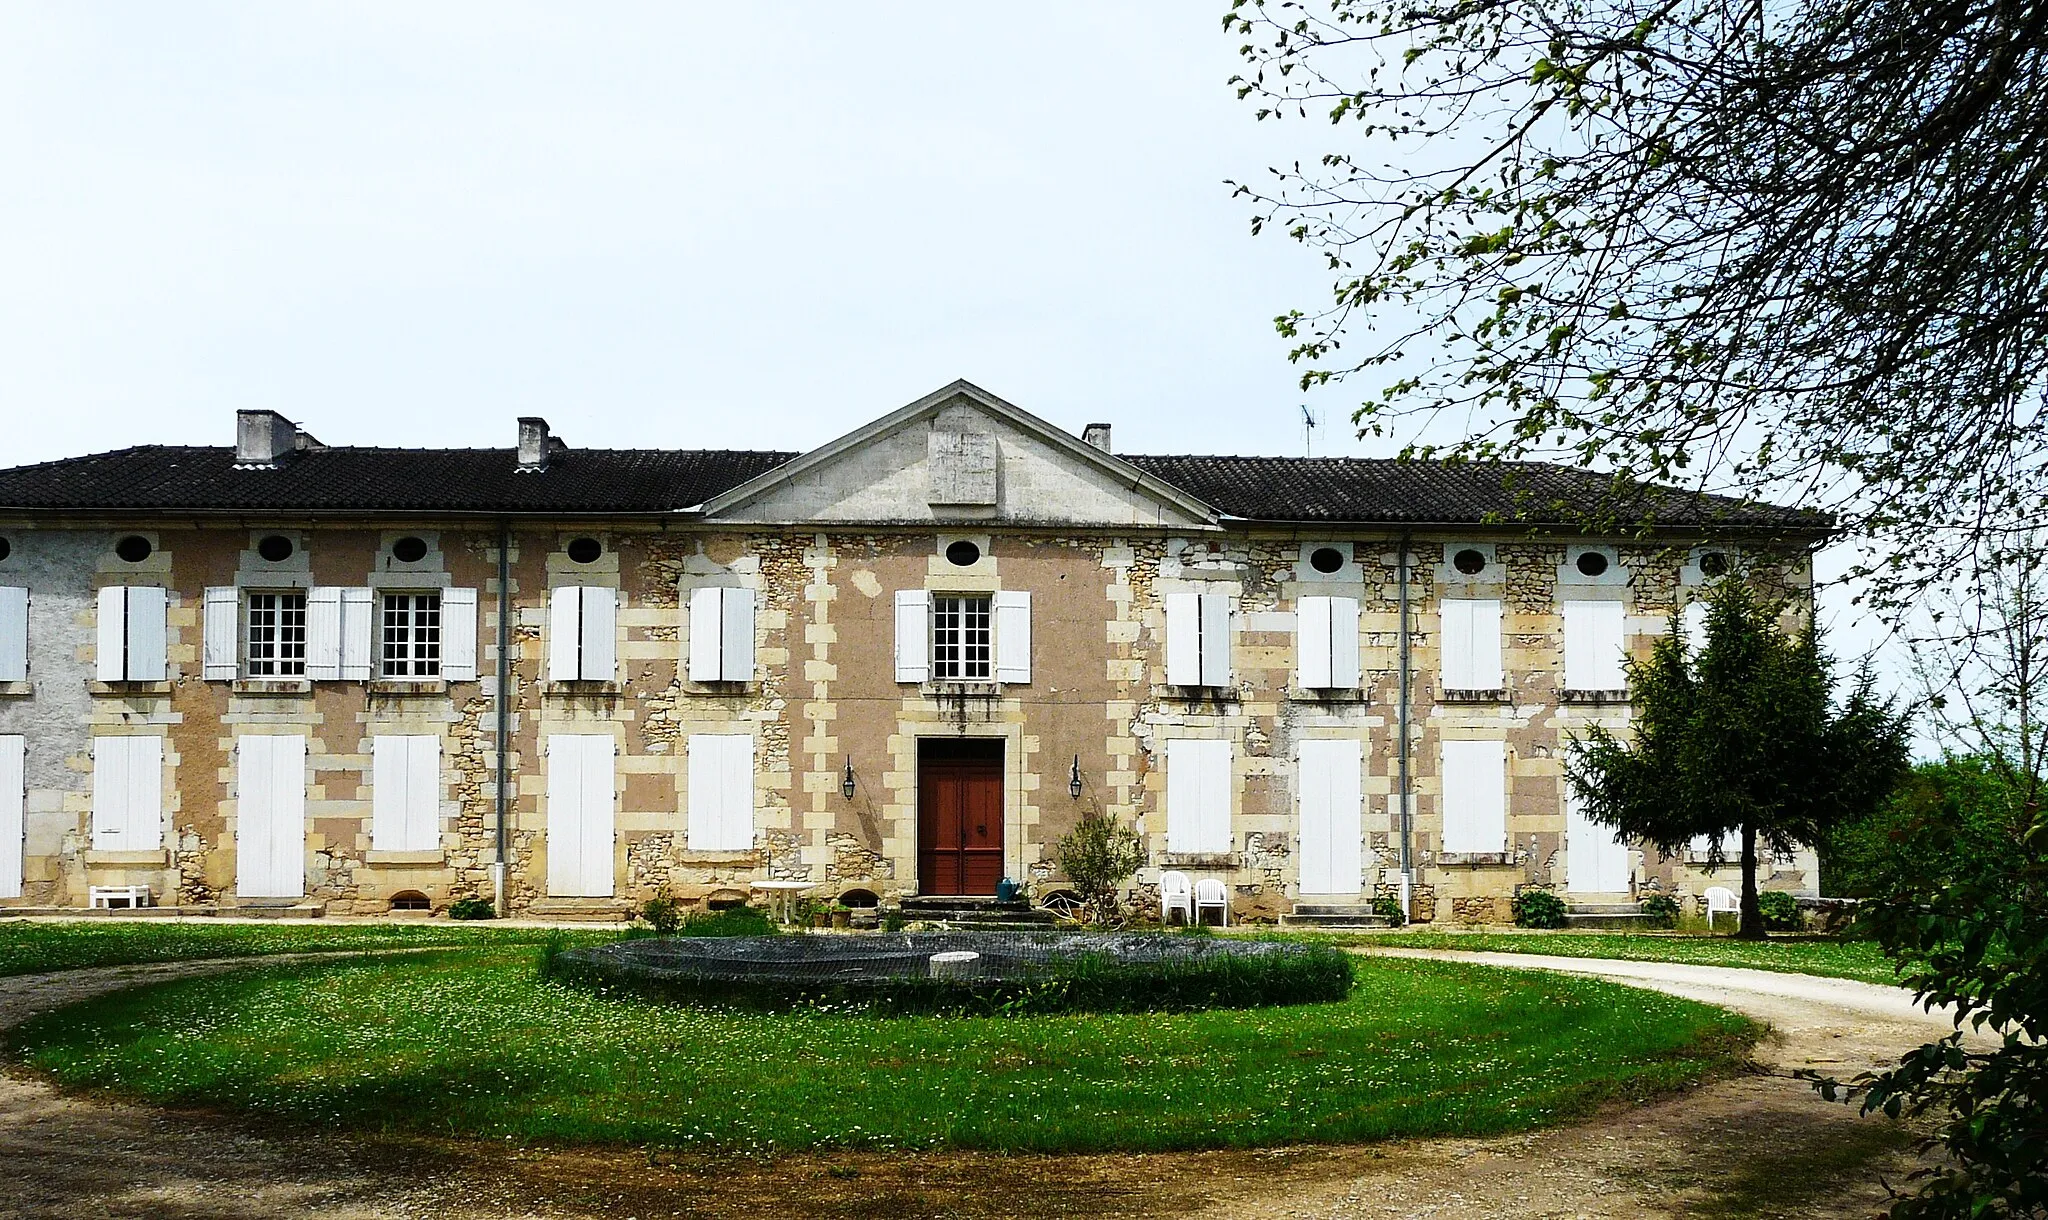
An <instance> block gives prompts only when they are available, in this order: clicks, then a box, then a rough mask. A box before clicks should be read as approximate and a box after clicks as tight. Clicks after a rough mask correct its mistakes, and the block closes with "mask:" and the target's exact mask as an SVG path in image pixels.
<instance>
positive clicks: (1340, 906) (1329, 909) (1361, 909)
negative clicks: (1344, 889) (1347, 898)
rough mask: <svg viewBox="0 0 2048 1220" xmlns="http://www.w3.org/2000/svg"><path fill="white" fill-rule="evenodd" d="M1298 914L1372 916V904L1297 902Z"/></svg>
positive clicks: (1296, 911) (1295, 910)
mask: <svg viewBox="0 0 2048 1220" xmlns="http://www.w3.org/2000/svg"><path fill="white" fill-rule="evenodd" d="M1294 913H1295V914H1296V915H1357V916H1360V917H1362V918H1367V919H1370V918H1372V904H1371V903H1369V902H1297V903H1295V904H1294Z"/></svg>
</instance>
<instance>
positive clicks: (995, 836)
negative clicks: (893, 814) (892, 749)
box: [917, 740, 1003, 894]
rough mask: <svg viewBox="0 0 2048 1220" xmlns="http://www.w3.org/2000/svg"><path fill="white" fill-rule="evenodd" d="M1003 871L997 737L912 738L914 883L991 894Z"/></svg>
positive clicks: (932, 890) (931, 890)
mask: <svg viewBox="0 0 2048 1220" xmlns="http://www.w3.org/2000/svg"><path fill="white" fill-rule="evenodd" d="M1002 876H1003V743H1002V742H1001V741H988V740H966V741H959V740H956V741H920V742H918V743H917V886H918V890H919V892H920V893H925V894H993V893H995V892H996V882H997V881H1000V880H1001V879H1002Z"/></svg>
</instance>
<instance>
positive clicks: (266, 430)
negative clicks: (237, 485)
mask: <svg viewBox="0 0 2048 1220" xmlns="http://www.w3.org/2000/svg"><path fill="white" fill-rule="evenodd" d="M307 439H309V440H310V439H311V438H310V437H309V438H307ZM299 447H300V446H299V426H298V425H297V424H295V423H293V422H292V421H290V420H288V419H286V418H285V417H284V416H282V415H279V414H278V413H277V412H275V411H237V412H235V465H237V466H275V465H277V463H278V462H279V461H280V460H281V459H283V457H284V455H285V454H287V453H290V452H292V451H293V450H295V449H298V448H299Z"/></svg>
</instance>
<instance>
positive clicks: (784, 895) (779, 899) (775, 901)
mask: <svg viewBox="0 0 2048 1220" xmlns="http://www.w3.org/2000/svg"><path fill="white" fill-rule="evenodd" d="M817 887H818V883H817V882H815V881H750V882H748V883H747V888H748V889H750V890H760V891H762V892H763V893H765V894H767V895H768V903H769V906H770V908H771V909H772V910H773V911H774V912H775V915H776V918H778V919H780V920H781V921H782V925H783V926H784V927H788V926H789V923H790V919H791V917H792V916H793V915H794V914H795V911H796V896H797V895H798V894H801V893H803V892H804V891H805V890H811V889H816V888H817Z"/></svg>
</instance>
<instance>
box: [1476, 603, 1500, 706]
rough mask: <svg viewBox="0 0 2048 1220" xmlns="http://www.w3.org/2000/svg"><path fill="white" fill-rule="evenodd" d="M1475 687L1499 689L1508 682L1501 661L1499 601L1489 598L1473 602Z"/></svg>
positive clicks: (1477, 688)
mask: <svg viewBox="0 0 2048 1220" xmlns="http://www.w3.org/2000/svg"><path fill="white" fill-rule="evenodd" d="M1472 677H1473V680H1474V681H1475V682H1477V683H1478V685H1476V686H1474V687H1473V688H1472V689H1473V690H1499V689H1500V688H1502V687H1504V686H1506V685H1507V677H1506V675H1505V674H1504V673H1502V671H1501V664H1500V602H1499V601H1498V600H1497V599H1493V598H1488V599H1485V600H1482V601H1475V602H1473V603H1472Z"/></svg>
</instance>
